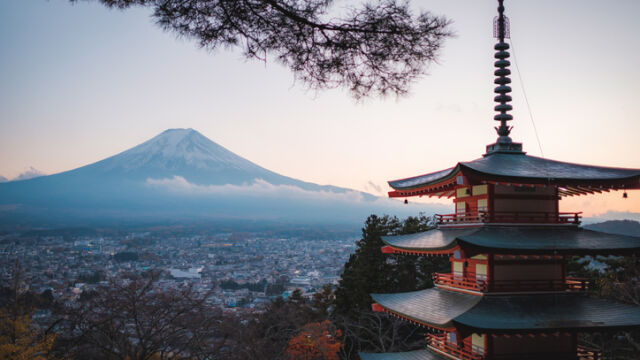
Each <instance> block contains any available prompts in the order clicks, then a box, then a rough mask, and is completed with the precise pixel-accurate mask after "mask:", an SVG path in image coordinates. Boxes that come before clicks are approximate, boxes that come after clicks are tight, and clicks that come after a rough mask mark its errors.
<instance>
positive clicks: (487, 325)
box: [371, 288, 640, 333]
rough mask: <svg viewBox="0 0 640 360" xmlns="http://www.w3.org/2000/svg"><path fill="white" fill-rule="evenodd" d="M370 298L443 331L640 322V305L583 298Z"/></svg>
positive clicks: (431, 292)
mask: <svg viewBox="0 0 640 360" xmlns="http://www.w3.org/2000/svg"><path fill="white" fill-rule="evenodd" d="M371 297H372V298H373V299H374V301H375V302H376V303H377V304H378V306H380V307H382V308H383V309H384V310H385V311H387V312H391V313H392V314H395V315H398V316H401V317H404V318H406V319H408V320H411V321H414V322H417V323H420V324H424V325H426V326H430V327H434V328H438V329H443V330H444V329H450V328H454V327H455V328H456V329H458V330H461V329H462V330H465V329H466V330H467V331H468V332H482V333H486V332H489V333H509V332H516V333H517V332H519V331H544V332H554V331H569V330H581V331H584V330H603V329H620V328H630V327H637V324H640V307H638V306H632V305H627V304H622V303H618V302H613V301H609V300H604V299H594V298H590V297H587V296H584V295H579V294H536V295H532V294H528V295H494V296H473V295H467V294H462V293H457V292H451V291H446V290H441V289H437V288H434V289H427V290H421V291H414V292H407V293H396V294H371Z"/></svg>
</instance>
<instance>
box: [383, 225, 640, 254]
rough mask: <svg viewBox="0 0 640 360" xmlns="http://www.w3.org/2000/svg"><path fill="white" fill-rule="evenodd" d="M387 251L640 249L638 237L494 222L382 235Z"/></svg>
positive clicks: (621, 251)
mask: <svg viewBox="0 0 640 360" xmlns="http://www.w3.org/2000/svg"><path fill="white" fill-rule="evenodd" d="M382 241H383V242H384V243H385V244H386V245H387V246H389V247H390V248H391V249H390V250H391V251H390V252H405V253H414V252H415V253H418V254H419V253H435V252H438V253H453V252H454V251H455V250H457V249H459V248H463V249H465V251H467V252H469V253H470V252H476V253H481V252H490V253H503V254H510V253H517V254H554V255H557V254H566V255H587V254H594V255H595V254H598V255H607V254H630V253H640V237H636V236H626V235H616V234H607V233H602V232H598V231H592V230H586V229H582V228H577V227H562V226H495V225H488V226H483V227H475V228H466V229H447V228H444V229H434V230H428V231H425V232H420V233H415V234H409V235H397V236H383V237H382Z"/></svg>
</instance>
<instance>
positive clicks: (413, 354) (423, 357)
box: [358, 349, 443, 360]
mask: <svg viewBox="0 0 640 360" xmlns="http://www.w3.org/2000/svg"><path fill="white" fill-rule="evenodd" d="M358 355H360V359H362V360H441V359H443V358H442V357H440V356H438V355H436V354H434V353H433V352H432V351H429V350H426V349H424V350H415V351H407V352H397V353H379V354H375V353H365V352H361V353H359V354H358Z"/></svg>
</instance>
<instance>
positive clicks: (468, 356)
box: [427, 334, 603, 360]
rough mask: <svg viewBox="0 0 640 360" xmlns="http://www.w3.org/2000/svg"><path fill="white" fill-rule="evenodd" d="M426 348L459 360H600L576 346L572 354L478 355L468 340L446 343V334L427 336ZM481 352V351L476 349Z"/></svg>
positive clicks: (598, 355)
mask: <svg viewBox="0 0 640 360" xmlns="http://www.w3.org/2000/svg"><path fill="white" fill-rule="evenodd" d="M427 346H428V347H429V348H430V349H431V350H432V351H435V352H437V353H440V354H442V355H444V356H446V357H448V358H452V359H459V360H484V359H492V360H514V359H518V360H520V359H522V360H527V359H531V360H533V359H540V358H541V357H542V358H544V359H548V360H556V359H558V360H559V359H562V360H567V359H575V360H602V359H603V358H602V352H601V351H600V350H598V349H594V348H590V347H586V346H582V345H578V348H577V351H576V352H572V353H547V354H545V353H543V354H540V353H539V354H509V355H486V356H485V355H484V354H478V353H476V352H474V351H473V350H472V345H471V342H470V341H468V339H465V340H464V341H463V346H458V345H457V344H453V343H451V342H449V341H447V336H446V334H427ZM477 350H478V352H482V351H483V349H477Z"/></svg>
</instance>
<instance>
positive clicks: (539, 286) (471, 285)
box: [433, 273, 589, 292]
mask: <svg viewBox="0 0 640 360" xmlns="http://www.w3.org/2000/svg"><path fill="white" fill-rule="evenodd" d="M433 282H434V284H436V285H442V286H450V287H454V288H458V289H463V290H471V291H479V292H520V291H586V290H589V281H587V280H586V279H582V278H573V277H568V278H566V280H565V281H562V280H493V281H487V280H476V279H474V278H467V277H459V276H454V275H453V274H441V273H434V274H433Z"/></svg>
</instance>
